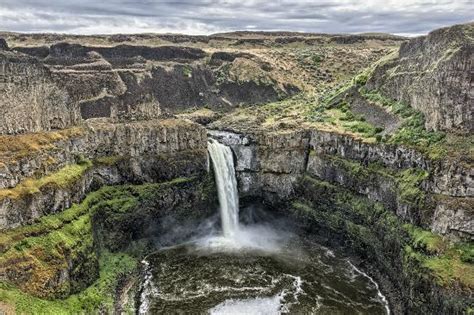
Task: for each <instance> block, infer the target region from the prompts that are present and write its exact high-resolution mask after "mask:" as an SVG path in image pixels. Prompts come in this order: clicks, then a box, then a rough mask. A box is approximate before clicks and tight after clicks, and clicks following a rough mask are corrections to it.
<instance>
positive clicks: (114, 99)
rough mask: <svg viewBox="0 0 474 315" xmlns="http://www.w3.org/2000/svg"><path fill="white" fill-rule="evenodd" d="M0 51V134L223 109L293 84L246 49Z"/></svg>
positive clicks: (64, 46)
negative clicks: (95, 120) (89, 121)
mask: <svg viewBox="0 0 474 315" xmlns="http://www.w3.org/2000/svg"><path fill="white" fill-rule="evenodd" d="M4 46H5V47H4V48H2V49H1V50H0V65H1V66H0V79H1V81H0V84H1V86H0V88H1V89H2V93H3V94H4V95H5V97H3V98H2V100H1V101H0V102H2V103H0V110H1V111H2V112H1V114H2V115H1V117H2V118H0V119H2V120H0V126H1V127H0V134H16V133H25V132H38V131H48V130H52V129H63V128H66V127H69V126H72V125H76V124H78V123H80V122H82V121H83V120H87V119H91V118H104V117H107V118H112V119H114V120H115V121H130V120H143V119H155V118H158V117H160V115H162V114H170V113H177V112H180V111H185V110H189V109H196V108H202V107H204V106H206V107H210V108H215V109H220V110H229V109H232V108H235V107H236V106H239V105H243V104H247V105H248V104H261V103H265V102H269V101H275V100H278V99H281V98H285V97H288V96H290V95H292V94H294V93H296V92H298V91H299V88H298V87H296V86H294V85H292V84H291V83H289V82H286V81H285V80H284V79H282V78H280V77H278V76H277V75H275V73H274V71H273V69H272V68H271V66H269V64H268V63H266V62H264V61H262V60H261V59H260V58H259V57H257V56H256V55H252V54H233V53H219V52H214V53H207V52H205V51H204V50H202V49H198V48H190V47H178V46H176V47H175V46H158V47H148V46H130V45H119V46H113V47H101V46H84V45H79V44H68V43H58V44H54V45H51V46H50V47H40V46H38V47H15V48H14V49H9V48H8V46H6V45H4Z"/></svg>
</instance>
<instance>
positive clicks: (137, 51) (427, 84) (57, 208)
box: [0, 23, 474, 314]
mask: <svg viewBox="0 0 474 315" xmlns="http://www.w3.org/2000/svg"><path fill="white" fill-rule="evenodd" d="M473 39H474V25H473V24H472V23H470V24H462V25H454V26H451V27H447V28H443V29H438V30H434V31H432V32H431V33H429V34H428V35H426V36H421V37H416V38H410V39H409V38H404V37H399V36H393V35H385V34H364V35H327V34H305V33H288V32H263V33H259V32H255V33H254V32H236V33H223V34H216V35H211V36H187V35H158V34H137V35H110V36H109V35H91V36H75V35H60V34H54V35H53V34H19V33H0V94H1V96H2V98H1V99H0V229H1V235H0V312H3V313H5V314H16V313H18V314H122V313H137V314H170V313H171V314H173V313H184V314H188V313H191V314H193V313H211V314H235V313H250V314H251V313H259V312H261V313H262V312H263V313H265V314H282V313H283V314H286V313H296V314H300V313H303V314H312V313H317V314H346V313H358V314H472V313H473V312H474V303H473V301H474V300H473V296H472V294H473V288H474V260H473V255H474V245H473V235H474V220H473V218H474V202H473V194H474V180H473V178H474V168H473V167H472V166H473V160H474V156H473V152H474V150H473V148H474V145H473V141H474V138H473V133H472V132H473V127H474V125H473V121H474V120H473V119H472V118H473V117H472V113H473V108H474V106H473V104H474V103H473V80H472V71H473V56H474V41H473Z"/></svg>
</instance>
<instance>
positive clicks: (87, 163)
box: [0, 119, 208, 229]
mask: <svg viewBox="0 0 474 315" xmlns="http://www.w3.org/2000/svg"><path fill="white" fill-rule="evenodd" d="M4 137H5V136H4ZM17 137H18V136H17ZM25 137H26V136H25ZM5 138H6V139H2V140H3V142H7V141H8V140H11V139H8V136H6V137H5ZM30 141H32V140H31V139H30ZM206 143H207V136H206V131H205V129H204V128H202V127H200V126H199V125H197V124H193V123H188V122H184V121H181V120H176V119H175V120H173V119H171V120H164V121H145V122H136V123H119V124H110V123H105V122H103V123H101V122H91V123H90V124H88V125H87V126H86V127H85V128H84V129H82V130H80V131H76V132H74V133H72V134H71V135H70V136H68V137H66V136H63V137H58V139H57V140H56V141H54V138H53V141H51V143H49V144H48V145H47V146H46V147H45V148H43V149H42V150H38V151H37V152H28V154H27V155H26V156H24V157H22V158H19V159H15V158H14V157H16V156H18V155H19V154H20V155H21V154H24V153H25V152H23V151H17V152H15V151H13V152H11V151H10V152H9V155H10V158H7V157H8V156H6V157H5V159H4V162H3V163H2V171H1V173H0V175H1V180H0V182H1V183H2V184H1V185H2V187H5V188H3V189H2V190H1V193H0V218H1V219H0V227H1V228H2V229H5V228H12V227H16V226H19V225H23V224H26V223H28V222H31V221H33V220H35V219H38V218H39V217H41V216H43V215H47V214H51V213H56V212H59V211H62V210H63V209H66V208H68V207H70V206H71V205H72V204H73V203H77V202H79V201H81V200H82V199H83V198H84V197H85V195H86V194H87V193H88V192H90V191H91V190H93V189H97V188H98V187H100V186H103V185H110V184H123V183H144V182H156V181H160V180H169V179H172V178H176V177H180V176H184V177H189V176H192V175H197V174H200V173H202V172H206V170H207V163H208V162H207V152H206V147H207V144H206ZM18 149H19V150H24V149H25V148H18ZM71 165H73V166H72V167H71ZM45 172H46V174H45ZM36 174H38V175H39V176H38V175H36ZM35 175H36V176H38V178H35V177H36V176H35Z"/></svg>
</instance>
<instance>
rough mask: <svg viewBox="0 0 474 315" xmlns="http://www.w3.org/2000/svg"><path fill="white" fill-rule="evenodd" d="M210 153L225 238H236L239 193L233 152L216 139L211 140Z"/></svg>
mask: <svg viewBox="0 0 474 315" xmlns="http://www.w3.org/2000/svg"><path fill="white" fill-rule="evenodd" d="M208 151H209V155H210V156H211V159H212V165H213V168H214V176H215V178H216V185H217V196H218V198H219V204H220V214H221V222H222V230H223V233H224V237H225V238H234V237H235V236H236V234H237V233H238V231H239V193H238V191H237V180H236V179H235V171H234V160H233V157H232V151H231V149H230V148H229V147H228V146H226V145H223V144H221V143H219V142H218V141H216V140H214V139H209V145H208Z"/></svg>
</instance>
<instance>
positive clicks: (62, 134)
mask: <svg viewBox="0 0 474 315" xmlns="http://www.w3.org/2000/svg"><path fill="white" fill-rule="evenodd" d="M83 133H84V129H82V128H80V127H73V128H69V129H64V130H60V131H50V132H38V133H28V134H22V135H0V164H2V163H8V162H12V161H16V160H19V159H21V158H24V157H26V156H29V155H31V154H34V153H36V152H39V151H42V150H47V149H51V148H53V147H54V144H55V143H56V142H58V141H61V140H65V139H69V138H74V137H78V136H81V135H82V134H83Z"/></svg>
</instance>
